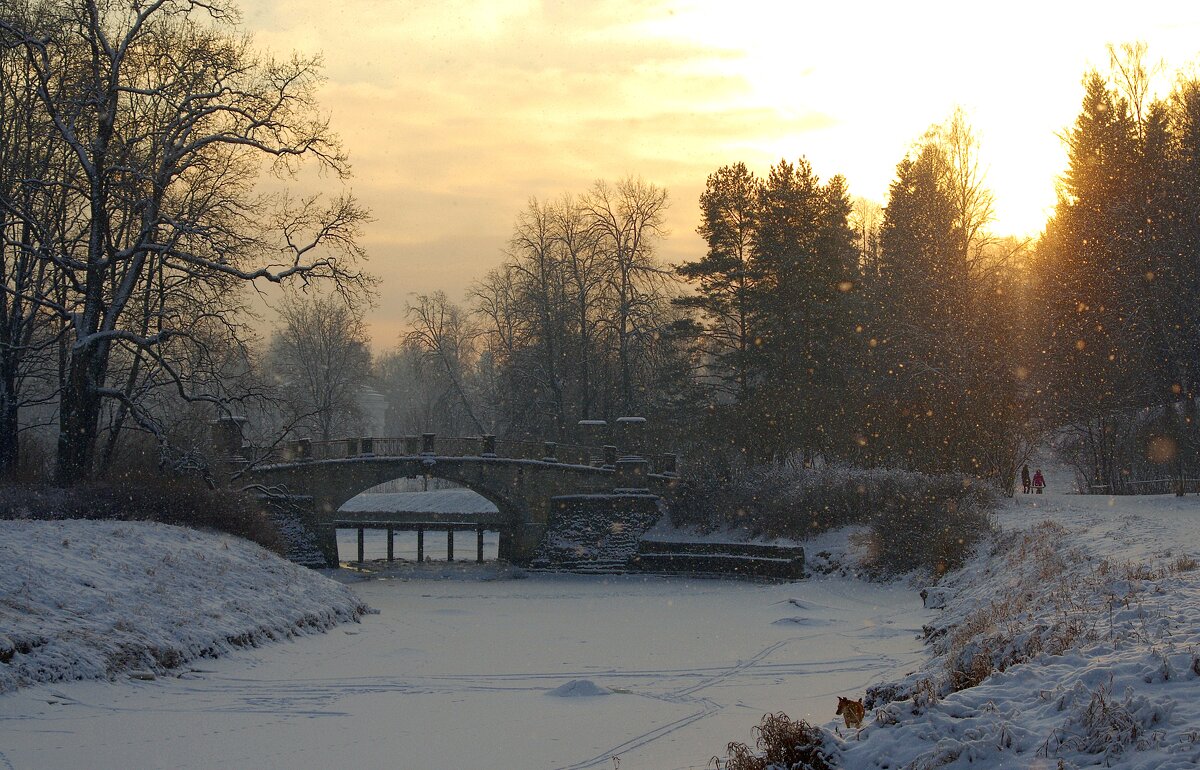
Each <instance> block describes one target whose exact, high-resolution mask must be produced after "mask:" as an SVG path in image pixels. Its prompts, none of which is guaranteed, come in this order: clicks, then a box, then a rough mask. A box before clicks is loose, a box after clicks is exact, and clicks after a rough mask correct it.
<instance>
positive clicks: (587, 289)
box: [380, 112, 1028, 478]
mask: <svg viewBox="0 0 1200 770" xmlns="http://www.w3.org/2000/svg"><path fill="white" fill-rule="evenodd" d="M977 152H978V141H977V139H976V137H975V135H974V134H973V132H972V130H971V128H970V127H969V125H968V124H967V122H966V120H965V117H964V115H963V114H962V113H961V112H956V113H955V115H954V116H953V117H952V119H951V120H950V121H949V122H948V123H947V124H946V125H945V126H941V127H938V128H936V129H935V130H931V132H930V133H929V134H928V135H927V136H926V137H924V138H923V139H922V141H921V142H920V143H919V146H918V147H917V148H916V149H915V150H914V151H913V153H912V154H911V155H910V156H909V157H906V158H904V159H903V160H902V162H901V163H900V165H899V166H898V168H897V179H896V181H895V183H894V184H893V185H892V190H891V197H890V203H889V205H888V207H887V208H886V209H882V210H881V209H879V207H876V206H871V205H870V204H868V203H866V202H864V201H859V202H857V203H855V202H853V201H852V200H851V199H850V197H849V194H848V191H847V186H846V182H845V180H844V179H843V178H842V177H840V176H835V177H833V178H832V179H830V180H828V181H827V182H824V183H822V182H821V181H820V180H819V179H818V178H817V176H816V175H815V174H814V172H813V170H812V168H811V166H810V165H809V164H808V163H807V162H806V161H804V160H800V161H798V162H797V163H794V164H793V163H789V162H787V161H781V162H780V163H778V164H777V165H775V166H773V167H772V168H771V169H770V170H769V171H768V173H767V175H766V177H763V178H760V177H758V176H757V175H755V174H754V173H752V172H751V171H750V170H748V168H747V167H746V166H745V165H744V164H740V163H739V164H733V165H730V166H725V167H722V168H720V169H718V170H717V171H715V172H714V173H713V174H712V175H710V176H709V178H708V183H707V186H706V189H705V191H704V193H703V195H702V196H701V199H700V208H701V225H700V227H699V232H700V234H701V235H702V236H703V237H704V239H705V241H706V242H707V244H708V249H707V253H706V254H705V255H704V256H703V257H702V258H701V259H699V260H697V261H695V262H688V263H685V264H683V265H680V266H677V267H675V268H669V267H668V266H667V265H665V264H663V263H662V262H661V260H660V259H658V258H657V256H656V254H655V245H656V241H657V240H658V239H659V238H660V237H661V235H662V232H661V230H662V219H663V216H662V214H663V208H664V207H665V205H666V193H665V191H664V190H662V189H661V188H657V187H655V186H654V185H651V184H648V183H646V182H644V181H641V180H637V179H627V180H624V181H622V182H620V183H619V184H616V185H610V184H607V183H604V182H598V183H596V185H594V186H593V188H592V189H591V190H589V191H587V192H586V193H583V194H580V195H567V196H564V197H562V198H560V199H558V200H556V201H552V202H543V201H538V200H532V201H530V203H529V204H528V205H527V207H526V208H525V209H524V210H523V211H522V212H520V213H519V215H518V216H517V219H516V222H515V224H514V228H513V235H512V238H511V240H510V244H509V248H508V250H507V252H506V259H505V260H504V262H503V263H502V264H501V265H500V266H499V267H498V268H496V269H494V270H492V271H490V272H489V273H488V274H487V275H486V276H485V277H484V278H483V279H481V280H480V281H479V282H478V283H477V284H476V285H475V286H474V287H473V289H472V291H471V294H470V301H469V304H468V305H467V306H459V305H456V304H454V303H452V302H450V301H449V300H448V299H447V298H446V297H445V296H444V295H442V294H435V295H431V296H424V297H420V298H418V299H417V301H416V302H415V303H414V305H413V306H412V308H411V313H412V320H413V322H414V329H415V330H414V332H413V333H412V334H411V335H409V337H408V338H407V339H406V340H405V341H404V343H403V345H402V346H401V348H400V349H399V350H398V351H396V352H394V353H392V354H390V355H388V356H386V357H384V358H383V359H382V361H381V362H380V374H381V378H382V383H381V387H382V389H383V390H384V391H385V392H386V393H388V394H389V398H390V399H391V400H392V403H393V413H394V414H396V413H399V412H405V410H408V411H407V412H406V413H405V417H404V419H403V420H402V422H403V423H404V425H405V426H411V427H410V428H408V430H410V431H411V430H412V428H418V427H419V426H433V427H440V428H442V429H445V430H447V431H458V432H462V431H466V432H476V431H478V432H493V433H498V434H500V435H507V436H511V437H523V436H528V437H550V438H557V439H559V440H572V439H576V438H578V437H579V433H578V432H577V430H576V424H577V422H578V421H579V420H589V419H606V420H612V419H614V418H615V417H618V416H622V415H645V416H649V417H651V418H653V419H654V420H655V421H656V423H657V427H658V428H659V429H660V430H661V431H662V437H661V440H662V442H663V448H664V449H680V450H683V451H684V452H685V453H687V454H688V455H689V456H692V457H704V456H707V455H711V454H712V453H713V451H714V450H715V451H716V452H718V453H724V454H725V455H726V456H728V455H737V456H745V457H746V458H747V459H748V460H749V461H751V462H771V461H779V460H783V459H786V458H791V457H796V456H799V457H801V458H802V459H804V460H805V461H807V462H812V461H816V460H818V459H820V460H824V461H834V460H846V461H851V462H854V463H856V464H861V465H892V466H896V465H899V466H903V467H910V468H915V469H921V470H929V471H957V472H967V473H970V474H972V475H979V476H987V477H994V478H1000V477H1002V476H1004V475H1006V474H1010V472H1011V471H1012V470H1013V467H1014V463H1015V462H1016V458H1017V455H1018V454H1019V452H1020V450H1021V449H1022V448H1023V447H1024V446H1025V444H1026V443H1028V442H1027V439H1026V435H1027V432H1026V430H1025V428H1024V425H1023V421H1022V418H1021V415H1020V414H1019V410H1018V406H1017V400H1018V397H1019V395H1020V394H1019V390H1020V388H1019V383H1018V378H1017V375H1016V373H1015V372H1014V368H1013V365H1012V359H1013V355H1014V351H1013V349H1012V346H1010V345H1009V344H1008V340H1007V337H1008V335H1010V334H1011V332H1012V329H1013V326H1014V324H1015V323H1016V318H1017V316H1018V315H1019V313H1020V308H1019V307H1018V304H1019V302H1020V299H1021V296H1020V292H1018V291H1017V290H1016V284H1017V283H1018V282H1019V280H1020V276H1019V274H1018V272H1017V271H1016V270H1015V268H1014V266H1013V265H1014V257H1015V256H1017V254H1018V252H1020V251H1021V244H1015V243H1013V242H1011V241H1002V240H999V239H996V238H993V237H992V236H991V235H990V234H989V232H988V230H987V225H988V222H989V221H990V219H991V214H992V211H991V206H992V202H991V196H990V193H988V192H987V190H986V189H985V188H984V186H983V181H982V176H981V172H980V171H979V168H978V160H977ZM413 394H424V395H423V397H422V398H414V396H413ZM418 403H419V405H418ZM1023 442H1024V443H1023Z"/></svg>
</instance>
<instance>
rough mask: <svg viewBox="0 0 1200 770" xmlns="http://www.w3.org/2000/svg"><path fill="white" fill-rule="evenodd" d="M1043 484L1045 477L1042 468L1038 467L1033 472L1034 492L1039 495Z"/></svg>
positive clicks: (1044, 484)
mask: <svg viewBox="0 0 1200 770" xmlns="http://www.w3.org/2000/svg"><path fill="white" fill-rule="evenodd" d="M1045 486H1046V477H1045V476H1043V475H1042V469H1041V468H1038V469H1037V471H1036V472H1034V474H1033V489H1034V491H1035V492H1037V493H1038V494H1039V495H1040V494H1041V493H1042V489H1043V488H1044V487H1045Z"/></svg>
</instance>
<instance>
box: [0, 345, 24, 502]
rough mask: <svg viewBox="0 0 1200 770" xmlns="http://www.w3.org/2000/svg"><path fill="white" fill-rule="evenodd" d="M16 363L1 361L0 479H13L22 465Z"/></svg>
mask: <svg viewBox="0 0 1200 770" xmlns="http://www.w3.org/2000/svg"><path fill="white" fill-rule="evenodd" d="M16 380H17V378H16V367H15V365H13V366H11V367H10V366H9V363H8V362H7V361H0V479H11V478H13V477H14V476H15V475H16V473H17V468H18V466H19V465H20V460H21V454H20V440H19V437H18V433H17V430H18V427H19V426H18V423H17V381H16Z"/></svg>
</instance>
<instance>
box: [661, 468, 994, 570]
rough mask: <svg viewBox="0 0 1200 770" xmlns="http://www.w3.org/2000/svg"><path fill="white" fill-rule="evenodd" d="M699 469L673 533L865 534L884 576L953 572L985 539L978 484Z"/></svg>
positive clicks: (687, 486) (838, 471) (882, 475)
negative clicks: (855, 528)
mask: <svg viewBox="0 0 1200 770" xmlns="http://www.w3.org/2000/svg"><path fill="white" fill-rule="evenodd" d="M711 470H712V469H706V468H704V467H700V468H698V469H695V470H693V471H692V472H690V473H688V474H687V475H686V476H685V478H684V480H683V482H682V483H681V484H680V486H679V488H678V490H677V492H676V495H675V498H674V499H673V501H672V505H671V516H672V521H673V523H674V524H675V525H676V526H683V527H697V528H700V529H702V530H707V531H713V530H719V529H733V528H737V529H741V530H744V531H749V532H750V533H752V534H755V535H761V536H765V537H777V538H793V539H802V538H804V537H806V536H808V535H812V534H816V533H819V532H823V531H825V530H828V529H834V528H837V527H843V526H848V525H863V526H868V527H870V528H871V533H870V534H869V535H868V536H867V542H866V543H865V545H866V549H865V551H866V558H867V564H866V565H865V566H867V567H868V568H871V569H875V570H878V571H880V572H884V573H899V572H907V571H910V570H913V569H918V568H924V569H929V570H931V571H933V572H935V573H937V574H941V573H942V572H944V571H946V570H947V569H950V568H952V567H954V566H956V565H957V564H959V563H961V561H962V560H963V558H965V556H966V554H967V553H969V551H970V548H971V546H972V544H973V543H974V542H975V541H976V540H978V538H979V537H980V536H981V535H983V534H984V533H986V532H987V531H988V530H989V521H988V515H989V513H990V511H991V510H992V509H993V507H994V506H995V504H996V501H997V494H996V492H995V490H994V489H993V488H992V487H990V486H988V485H986V484H983V483H980V482H978V481H976V480H973V479H969V478H966V477H962V476H953V475H929V474H924V473H914V472H909V471H900V470H892V469H861V468H851V467H848V466H828V467H822V468H804V467H800V466H797V465H773V466H765V467H753V468H738V467H736V466H733V467H729V468H727V469H725V470H724V472H721V473H712V472H711Z"/></svg>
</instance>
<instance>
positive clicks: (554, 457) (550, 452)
mask: <svg viewBox="0 0 1200 770" xmlns="http://www.w3.org/2000/svg"><path fill="white" fill-rule="evenodd" d="M542 444H543V446H544V448H545V452H546V454H545V456H543V457H542V460H543V461H544V462H548V463H556V462H558V442H557V441H543V442H542Z"/></svg>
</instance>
